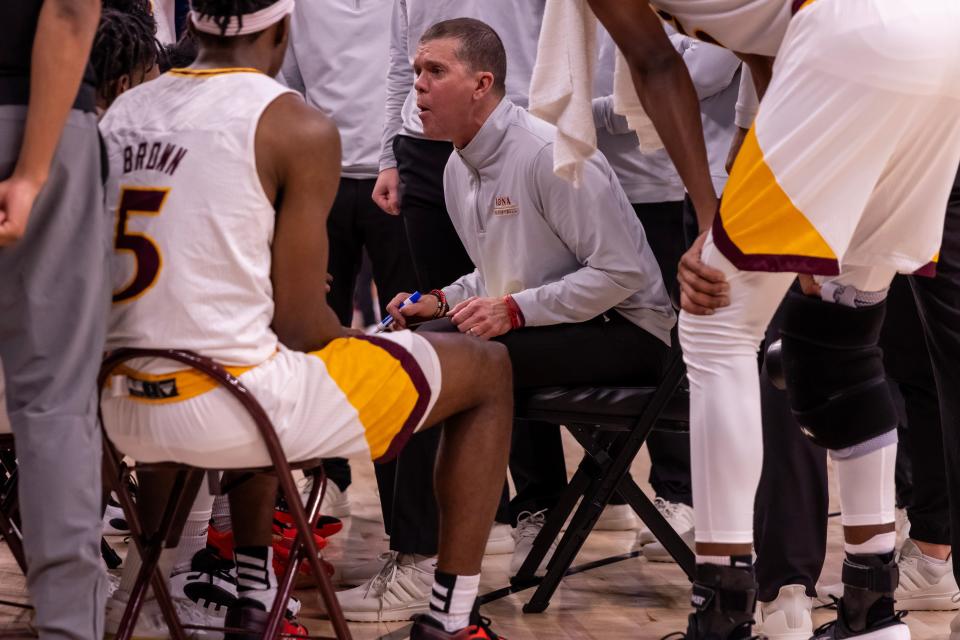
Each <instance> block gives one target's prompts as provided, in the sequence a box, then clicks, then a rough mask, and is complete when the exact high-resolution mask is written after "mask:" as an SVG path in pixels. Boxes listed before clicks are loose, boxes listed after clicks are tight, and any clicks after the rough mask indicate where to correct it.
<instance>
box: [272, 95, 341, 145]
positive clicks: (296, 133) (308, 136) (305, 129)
mask: <svg viewBox="0 0 960 640" xmlns="http://www.w3.org/2000/svg"><path fill="white" fill-rule="evenodd" d="M258 133H260V134H261V135H264V136H266V137H269V138H271V139H273V138H276V139H277V140H278V141H280V142H283V143H285V144H287V145H292V146H296V147H303V146H313V145H316V144H321V145H322V144H330V143H333V142H336V143H337V144H339V140H340V134H339V132H338V131H337V125H336V124H335V123H334V121H333V119H332V118H331V117H329V116H327V115H326V114H324V113H323V112H322V111H320V110H319V109H315V108H314V107H311V106H310V105H308V104H307V103H306V102H305V101H304V100H303V97H302V96H300V94H298V93H284V94H282V95H280V96H278V97H277V99H276V100H274V101H273V102H271V103H270V105H269V106H268V107H267V108H266V110H265V111H264V112H263V116H262V117H261V118H260V131H259V132H258Z"/></svg>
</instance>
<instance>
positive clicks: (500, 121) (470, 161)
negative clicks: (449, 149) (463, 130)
mask: <svg viewBox="0 0 960 640" xmlns="http://www.w3.org/2000/svg"><path fill="white" fill-rule="evenodd" d="M516 108H517V107H516V106H515V105H514V104H513V103H512V102H510V100H508V99H507V98H502V99H501V100H500V104H498V105H497V108H496V109H494V110H493V111H492V112H491V113H490V115H489V116H488V117H487V120H486V122H484V123H483V126H481V127H480V130H479V131H477V135H475V136H473V140H471V141H470V142H469V143H468V144H467V146H465V147H464V148H463V149H457V153H458V154H460V158H462V159H463V161H464V162H465V163H467V165H469V166H471V167H473V168H474V169H482V168H483V167H485V166H487V165H489V164H492V163H493V162H494V161H495V158H496V155H497V150H498V149H499V148H500V144H501V142H502V141H503V137H504V135H506V133H507V127H509V125H510V120H511V119H510V112H511V111H513V109H516Z"/></svg>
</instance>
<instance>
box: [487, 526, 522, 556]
mask: <svg viewBox="0 0 960 640" xmlns="http://www.w3.org/2000/svg"><path fill="white" fill-rule="evenodd" d="M516 546H517V545H516V542H514V540H513V527H511V526H510V525H508V524H500V523H499V522H494V523H493V526H492V527H490V537H489V538H487V547H486V549H484V550H483V554H484V555H486V556H502V555H506V554H508V553H513V550H514V549H516Z"/></svg>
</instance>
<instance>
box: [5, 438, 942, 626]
mask: <svg viewBox="0 0 960 640" xmlns="http://www.w3.org/2000/svg"><path fill="white" fill-rule="evenodd" d="M564 444H565V448H566V450H567V466H568V468H569V469H570V470H571V472H572V469H573V468H574V467H575V465H576V464H577V463H578V462H579V456H578V448H577V447H576V445H575V444H574V443H573V442H572V440H566V441H565V443H564ZM648 469H649V462H648V460H647V458H646V456H645V455H641V456H640V458H639V459H638V460H637V461H636V462H635V463H634V469H633V472H634V478H636V479H637V481H638V483H640V485H641V486H642V487H644V488H645V490H648V491H649V486H648V485H647V484H646V478H647V472H648ZM353 473H354V485H353V486H352V487H351V488H350V490H349V495H350V500H351V503H352V506H353V514H354V515H353V517H351V518H348V519H347V520H346V526H345V528H344V530H343V531H342V532H341V533H340V534H338V535H337V536H335V537H333V538H332V539H331V541H330V546H329V547H328V548H327V550H326V551H325V553H326V554H327V557H328V559H330V560H331V561H332V562H334V563H346V562H350V563H353V562H361V561H365V560H371V559H373V558H375V557H376V556H377V555H378V554H380V553H382V552H383V551H385V550H386V549H387V541H386V539H385V538H384V536H383V528H382V526H383V525H382V522H381V521H380V508H379V501H378V498H377V495H376V485H375V482H374V480H373V468H372V465H371V464H370V462H369V461H364V460H359V459H358V460H354V461H353ZM834 488H835V487H834ZM832 494H834V495H835V494H836V492H835V491H833V492H832ZM784 499H789V496H785V497H784ZM832 502H833V503H834V504H833V505H832V507H831V511H837V508H836V499H835V498H833V500H832ZM633 539H634V534H633V533H632V532H628V533H619V532H595V533H594V534H593V535H592V536H591V537H590V539H589V540H588V541H587V543H586V545H585V547H584V549H583V551H582V552H581V554H580V556H579V557H578V559H577V564H582V563H586V562H590V561H593V560H599V559H602V558H607V557H611V556H620V555H623V554H627V553H629V551H630V547H631V545H632V543H633ZM113 542H114V543H115V546H116V547H117V548H118V550H119V551H121V552H125V545H123V543H122V541H118V540H114V541H113ZM841 557H842V539H841V529H840V523H839V522H838V521H837V520H836V519H831V523H830V530H829V542H828V556H827V562H826V566H825V568H824V575H823V578H822V581H823V582H825V583H828V584H829V583H835V582H838V581H839V573H840V560H841ZM509 565H510V556H488V557H487V558H485V560H484V565H483V578H482V584H481V593H487V592H491V591H495V590H498V589H502V588H504V587H506V586H508V585H509V580H508V569H509ZM688 592H689V585H688V583H687V582H686V579H685V577H684V575H683V573H682V572H681V571H680V570H679V568H677V567H676V565H672V564H657V563H650V562H648V561H646V560H645V559H643V558H629V559H625V560H622V561H619V562H615V563H612V564H609V565H606V566H604V567H601V568H598V569H594V570H591V571H587V572H583V573H579V574H577V575H574V576H570V577H568V578H566V579H565V580H564V582H563V584H562V585H561V587H560V589H559V590H558V592H557V594H556V595H555V596H554V598H553V601H552V603H551V605H550V607H549V608H548V609H547V610H546V611H545V612H544V613H542V614H529V615H528V614H524V613H522V611H521V608H522V606H523V604H524V603H525V602H526V600H527V599H528V598H529V596H530V593H531V592H526V591H524V592H518V593H513V594H510V595H507V596H505V597H503V598H500V599H499V600H496V601H495V602H492V603H490V604H488V605H486V606H485V607H484V609H483V613H484V615H486V616H489V617H491V618H493V620H494V622H495V625H494V629H495V630H496V631H497V632H498V633H500V634H502V635H504V636H506V638H509V639H510V640H546V639H551V640H554V639H557V640H559V639H570V640H574V639H575V640H627V639H628V638H629V639H631V640H636V639H647V638H649V639H655V638H661V637H662V636H664V635H666V634H668V633H670V632H673V631H681V630H684V629H685V627H686V616H687V612H688V598H689V593H688ZM298 595H299V597H300V598H301V600H302V601H303V610H304V614H305V615H303V616H302V621H303V622H304V624H306V626H307V627H308V628H309V629H310V631H311V633H313V634H328V633H330V631H331V630H330V627H329V625H328V624H327V623H326V622H325V621H323V620H320V619H319V618H316V617H314V616H315V615H316V612H317V606H316V597H315V595H314V593H313V592H299V593H298ZM0 600H12V601H17V602H25V601H26V600H27V596H26V591H25V588H24V579H23V576H22V575H20V573H19V571H18V569H17V567H16V565H15V563H14V562H13V559H12V557H11V556H10V554H9V552H8V551H7V550H6V547H5V546H3V545H0ZM954 613H955V612H913V613H911V614H910V615H909V616H908V617H907V618H906V621H907V624H909V626H910V629H911V632H912V636H913V638H914V640H947V638H948V636H949V629H950V620H951V619H952V618H953V616H954ZM832 615H833V612H832V611H829V610H818V611H816V612H815V616H814V624H815V625H818V624H820V623H822V622H826V621H828V620H829V619H830V618H831V616H832ZM29 620H30V614H29V612H24V611H18V610H16V609H12V608H9V607H4V606H0V638H2V639H7V638H10V639H11V640H12V639H14V638H29V637H35V634H33V633H32V632H31V630H30V626H29ZM351 631H352V633H353V636H354V638H356V639H357V640H374V639H383V640H401V639H404V638H407V637H408V636H409V625H408V624H405V623H389V624H360V623H357V624H353V625H352V626H351Z"/></svg>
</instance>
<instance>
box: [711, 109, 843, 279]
mask: <svg viewBox="0 0 960 640" xmlns="http://www.w3.org/2000/svg"><path fill="white" fill-rule="evenodd" d="M720 221H721V223H722V225H723V229H724V230H725V231H726V234H727V236H729V238H730V240H731V242H733V244H734V245H735V246H736V247H737V248H738V249H739V250H740V251H741V252H743V254H745V255H747V256H749V255H752V254H763V255H771V256H776V255H789V256H805V257H809V258H822V259H827V260H836V255H835V254H834V253H833V250H832V249H830V246H829V245H828V244H827V243H826V241H825V240H824V239H823V236H821V235H820V233H819V232H818V231H817V230H816V229H815V228H814V226H813V225H812V224H810V222H809V221H808V220H807V218H806V216H804V215H803V212H802V211H800V209H798V208H797V207H796V206H795V205H794V203H793V201H791V200H790V197H789V196H788V195H787V194H786V193H785V192H784V190H783V188H782V187H781V186H780V183H779V182H777V177H776V176H775V175H774V173H773V171H772V170H771V169H770V167H769V166H768V165H767V162H766V160H765V159H764V157H763V150H762V149H761V148H760V144H759V142H758V141H757V133H756V127H753V128H751V129H750V132H749V133H748V134H747V137H746V139H745V140H744V142H743V147H742V148H741V149H740V153H739V155H737V161H736V163H735V164H734V167H733V171H732V172H731V174H730V180H729V182H727V187H726V189H725V190H724V193H723V201H722V202H721V204H720Z"/></svg>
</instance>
